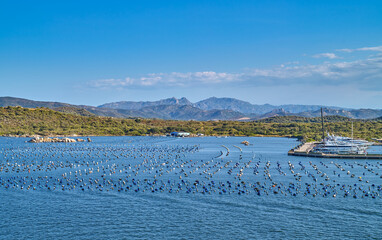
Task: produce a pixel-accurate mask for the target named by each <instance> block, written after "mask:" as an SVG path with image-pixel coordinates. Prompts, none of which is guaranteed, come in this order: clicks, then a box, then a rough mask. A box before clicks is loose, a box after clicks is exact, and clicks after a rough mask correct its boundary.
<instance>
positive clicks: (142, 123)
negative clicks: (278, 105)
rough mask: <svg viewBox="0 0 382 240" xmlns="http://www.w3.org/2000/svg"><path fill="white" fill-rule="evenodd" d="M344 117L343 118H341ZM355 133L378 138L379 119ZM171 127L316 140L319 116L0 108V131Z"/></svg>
mask: <svg viewBox="0 0 382 240" xmlns="http://www.w3.org/2000/svg"><path fill="white" fill-rule="evenodd" d="M326 119H327V120H328V121H329V120H332V121H331V122H328V121H326V122H325V127H326V129H327V130H328V131H329V132H332V133H335V134H340V135H344V136H350V135H351V121H348V119H346V118H345V119H343V118H342V117H334V116H328V117H326ZM343 120H345V121H343ZM353 124H354V136H355V137H358V138H363V139H371V138H381V137H382V121H373V120H368V121H366V120H364V121H353ZM173 131H186V132H190V133H193V134H197V133H203V134H205V135H230V136H288V137H297V138H300V139H301V138H304V139H307V140H309V139H311V140H312V139H315V140H319V139H320V137H321V123H320V121H319V120H318V118H313V119H306V118H301V117H291V116H284V117H274V118H270V119H268V120H266V119H265V120H261V121H255V122H238V121H177V120H159V119H124V118H112V117H99V116H81V114H78V113H75V114H71V113H62V112H58V111H54V110H51V109H48V108H22V107H5V108H0V135H3V136H4V135H19V136H20V135H43V136H48V135H50V136H54V135H80V136H81V135H82V136H87V135H98V136H125V135H129V136H139V135H159V134H161V135H163V134H166V133H170V132H173Z"/></svg>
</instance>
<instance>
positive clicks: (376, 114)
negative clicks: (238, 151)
mask: <svg viewBox="0 0 382 240" xmlns="http://www.w3.org/2000/svg"><path fill="white" fill-rule="evenodd" d="M7 106H20V107H25V108H37V107H46V108H50V109H53V110H56V111H60V112H65V113H71V114H77V115H83V116H109V117H118V118H137V117H140V118H160V119H175V120H199V121H207V120H239V121H249V120H259V119H264V118H269V117H275V116H300V117H318V116H320V114H321V108H323V110H324V114H325V115H338V116H343V117H348V118H355V119H374V118H380V117H382V110H381V109H349V108H341V107H336V106H321V105H293V104H288V105H279V106H275V105H270V104H263V105H258V104H251V103H249V102H246V101H242V100H238V99H235V98H216V97H211V98H208V99H205V100H202V101H199V102H196V103H192V102H190V101H189V100H188V99H187V98H184V97H183V98H180V99H177V98H174V97H173V98H167V99H162V100H159V101H121V102H112V103H105V104H102V105H100V106H87V105H72V104H68V103H61V102H46V101H33V100H28V99H23V98H14V97H0V107H7Z"/></svg>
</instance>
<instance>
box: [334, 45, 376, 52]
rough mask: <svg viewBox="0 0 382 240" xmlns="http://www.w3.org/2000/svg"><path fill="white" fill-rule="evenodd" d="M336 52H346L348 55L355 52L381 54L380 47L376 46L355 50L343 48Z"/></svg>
mask: <svg viewBox="0 0 382 240" xmlns="http://www.w3.org/2000/svg"><path fill="white" fill-rule="evenodd" d="M337 51H340V52H348V53H351V52H356V51H372V52H382V46H377V47H362V48H355V49H349V48H344V49H338V50H337Z"/></svg>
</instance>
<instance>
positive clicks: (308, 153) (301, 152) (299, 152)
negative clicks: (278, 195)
mask: <svg viewBox="0 0 382 240" xmlns="http://www.w3.org/2000/svg"><path fill="white" fill-rule="evenodd" d="M316 144H317V142H308V143H304V144H300V145H298V146H297V147H295V148H294V149H291V150H289V151H288V155H290V156H298V157H315V158H341V159H382V154H325V153H316V152H312V150H313V148H314V146H315V145H316Z"/></svg>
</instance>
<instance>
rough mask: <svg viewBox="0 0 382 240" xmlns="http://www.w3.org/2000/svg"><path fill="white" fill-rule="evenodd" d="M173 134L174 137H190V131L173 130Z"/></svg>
mask: <svg viewBox="0 0 382 240" xmlns="http://www.w3.org/2000/svg"><path fill="white" fill-rule="evenodd" d="M171 136H172V137H189V136H190V133H188V132H172V133H171Z"/></svg>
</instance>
